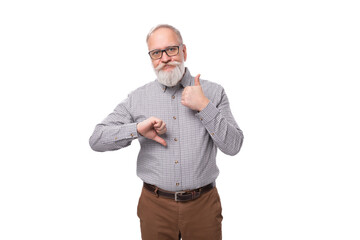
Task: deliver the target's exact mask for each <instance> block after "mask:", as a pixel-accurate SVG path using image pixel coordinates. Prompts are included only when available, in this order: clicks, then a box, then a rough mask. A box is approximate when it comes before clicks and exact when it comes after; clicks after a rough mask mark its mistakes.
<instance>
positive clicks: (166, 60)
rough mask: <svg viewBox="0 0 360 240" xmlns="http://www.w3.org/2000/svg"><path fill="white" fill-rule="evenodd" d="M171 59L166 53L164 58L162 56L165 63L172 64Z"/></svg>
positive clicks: (163, 55)
mask: <svg viewBox="0 0 360 240" xmlns="http://www.w3.org/2000/svg"><path fill="white" fill-rule="evenodd" d="M170 60H171V57H169V56H168V55H167V54H166V52H163V54H162V56H161V61H162V62H164V63H167V62H170Z"/></svg>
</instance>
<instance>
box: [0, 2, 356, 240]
mask: <svg viewBox="0 0 360 240" xmlns="http://www.w3.org/2000/svg"><path fill="white" fill-rule="evenodd" d="M356 2H357V1H344V0H343V1H319V0H311V1H306V0H303V1H279V0H277V1H256V0H254V1H225V0H222V1H209V0H208V1H184V0H182V1H176V2H173V1H132V2H130V1H123V2H121V1H89V0H88V1H80V0H71V1H65V0H63V1H1V3H0V35H1V36H0V79H1V94H0V109H1V118H0V121H1V125H0V126H1V131H0V136H1V137H0V146H1V151H0V154H1V156H0V157H1V163H0V201H1V204H0V239H4V240H8V239H39V240H40V239H46V240H48V239H51V240H52V239H61V240H63V239H75V240H79V239H86V240H90V239H107V240H110V239H129V240H132V239H140V227H139V220H138V218H137V216H136V207H137V203H138V198H139V194H140V191H141V185H142V182H141V180H140V179H139V178H138V177H137V176H136V157H137V153H138V150H139V143H138V142H137V141H134V142H133V144H132V145H131V146H130V147H128V148H125V149H122V150H120V151H116V152H107V153H97V152H94V151H92V150H91V149H90V147H89V144H88V139H89V137H90V135H91V134H92V131H93V129H94V127H95V125H96V124H97V123H99V122H100V121H102V120H103V119H104V118H105V117H106V116H107V115H108V114H109V113H110V112H111V111H112V110H113V109H114V108H115V107H116V105H117V104H118V103H119V102H121V101H122V100H123V99H124V98H126V96H127V94H128V93H129V92H131V91H132V90H134V89H136V88H137V87H140V86H142V85H143V84H145V83H148V82H149V81H152V80H154V79H155V75H154V73H153V70H152V68H151V65H150V60H149V57H148V55H147V46H146V43H145V37H146V34H147V33H148V31H149V30H150V28H151V27H153V26H155V25H157V24H159V23H168V24H172V25H174V26H175V27H177V28H178V29H179V30H180V31H181V32H182V35H183V39H184V42H185V44H186V45H187V49H188V61H187V62H186V66H188V67H189V69H190V70H191V72H192V74H193V75H196V74H197V73H201V74H202V75H201V76H202V78H203V79H208V80H211V81H214V82H217V83H220V84H221V85H222V86H223V87H224V88H225V90H226V92H227V94H228V97H229V99H230V103H231V108H232V112H233V115H234V117H235V119H236V120H237V122H238V124H239V126H240V127H241V129H242V130H243V131H244V135H245V141H244V145H243V148H242V150H241V151H240V153H239V154H238V155H236V156H235V157H230V156H226V155H224V154H222V153H221V152H220V151H219V154H218V159H217V162H218V166H219V168H220V176H219V178H218V181H217V186H218V189H219V192H220V196H221V199H222V205H223V216H224V221H223V238H224V239H226V240H228V239H235V240H237V239H242V240H266V239H276V240H280V239H281V240H282V239H283V240H289V239H290V240H293V239H301V240H303V239H315V240H318V239H327V240H328V239H341V240H342V239H346V240H352V239H357V240H358V239H360V230H359V229H360V228H359V226H360V204H359V203H360V186H359V185H360V174H359V170H360V163H359V160H360V154H359V144H360V140H359V134H360V128H359V122H360V117H359V102H360V97H359V90H360V89H359V87H358V85H357V84H358V82H359V80H360V74H359V66H360V65H359V64H360V57H359V56H360V47H359V46H360V44H359V43H360V34H359V29H360V24H359V23H360V17H359V16H360V14H359V12H360V8H359V7H358V5H357V4H356Z"/></svg>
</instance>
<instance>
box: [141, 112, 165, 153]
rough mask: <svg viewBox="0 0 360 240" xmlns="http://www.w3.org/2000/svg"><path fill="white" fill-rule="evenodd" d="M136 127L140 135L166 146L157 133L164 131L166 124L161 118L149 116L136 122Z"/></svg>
mask: <svg viewBox="0 0 360 240" xmlns="http://www.w3.org/2000/svg"><path fill="white" fill-rule="evenodd" d="M136 128H137V131H138V132H139V133H140V134H141V135H142V136H144V137H146V138H149V139H152V140H154V141H156V142H158V143H160V144H162V145H164V146H165V147H166V142H165V140H164V139H162V138H161V137H159V135H161V134H164V133H166V124H165V123H164V122H163V121H162V120H161V119H159V118H156V117H149V118H148V119H146V120H144V121H142V122H140V123H138V125H137V127H136Z"/></svg>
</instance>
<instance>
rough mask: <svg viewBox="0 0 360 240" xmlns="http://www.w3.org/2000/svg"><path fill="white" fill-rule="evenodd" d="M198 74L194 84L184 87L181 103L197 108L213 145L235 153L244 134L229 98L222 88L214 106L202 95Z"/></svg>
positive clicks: (223, 150) (240, 144)
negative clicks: (233, 113)
mask: <svg viewBox="0 0 360 240" xmlns="http://www.w3.org/2000/svg"><path fill="white" fill-rule="evenodd" d="M199 78H200V74H198V75H197V76H196V77H195V80H194V86H188V87H186V88H185V89H184V91H183V94H182V98H181V103H182V104H183V105H184V106H187V107H188V108H190V109H192V110H197V111H198V113H197V114H196V116H197V117H198V118H199V119H200V121H201V122H202V123H203V125H204V126H205V128H206V130H207V131H208V132H209V134H210V136H211V138H212V139H213V141H214V143H215V145H216V146H217V147H218V148H219V149H220V150H221V151H222V152H223V153H225V154H228V155H232V156H233V155H235V154H237V153H238V152H239V151H240V148H241V146H242V143H243V139H244V135H243V132H242V131H241V129H240V128H239V127H238V125H237V123H236V121H235V119H234V117H233V115H232V113H231V110H230V105H229V100H228V98H227V96H226V94H225V91H224V89H223V88H221V91H220V96H219V97H220V99H219V103H218V104H217V106H215V105H214V104H213V103H212V102H211V101H209V99H208V98H207V97H206V96H205V95H204V93H203V90H202V87H201V84H200V80H199Z"/></svg>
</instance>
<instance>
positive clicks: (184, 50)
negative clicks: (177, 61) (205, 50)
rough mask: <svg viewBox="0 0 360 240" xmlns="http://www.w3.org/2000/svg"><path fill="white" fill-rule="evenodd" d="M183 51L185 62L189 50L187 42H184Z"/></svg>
mask: <svg viewBox="0 0 360 240" xmlns="http://www.w3.org/2000/svg"><path fill="white" fill-rule="evenodd" d="M182 48H183V49H182V51H183V54H184V62H185V61H186V58H187V52H186V45H185V44H183V45H182Z"/></svg>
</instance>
